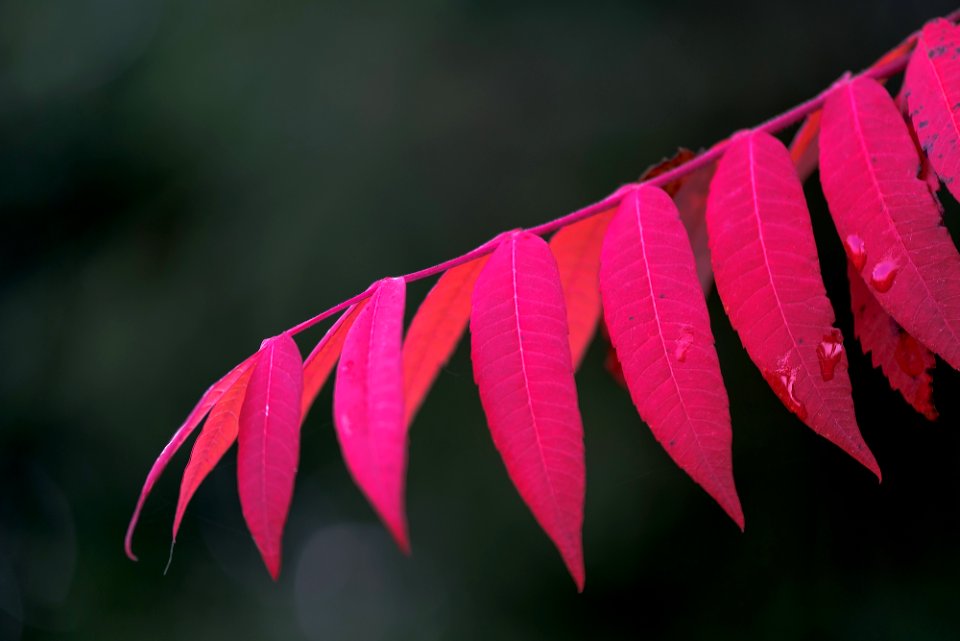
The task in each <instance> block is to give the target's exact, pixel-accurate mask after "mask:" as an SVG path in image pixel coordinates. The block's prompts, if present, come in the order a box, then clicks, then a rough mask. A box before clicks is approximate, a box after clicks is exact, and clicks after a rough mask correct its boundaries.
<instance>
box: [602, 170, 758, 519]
mask: <svg viewBox="0 0 960 641" xmlns="http://www.w3.org/2000/svg"><path fill="white" fill-rule="evenodd" d="M600 291H601V293H602V295H603V309H604V319H605V320H606V324H607V328H608V329H609V331H610V337H611V340H612V342H613V345H614V348H615V349H616V352H617V356H618V357H619V359H620V363H621V365H622V367H623V374H624V377H625V379H626V382H627V387H628V388H629V390H630V396H631V397H632V398H633V402H634V404H635V405H636V406H637V410H638V411H639V412H640V416H641V417H642V418H643V420H644V421H645V422H646V423H647V424H648V425H649V426H650V429H651V430H652V431H653V434H654V436H656V438H657V440H658V441H659V442H660V444H661V445H663V446H664V448H666V450H667V452H669V454H670V456H671V457H673V460H674V461H676V463H677V464H678V465H679V466H680V467H681V468H682V469H683V470H684V471H686V472H687V473H688V474H689V475H690V477H691V478H693V480H694V481H696V482H697V483H699V484H700V485H701V486H702V487H703V489H705V490H706V491H707V492H708V493H709V494H710V496H712V497H713V498H714V499H715V500H716V501H717V502H718V503H719V504H720V506H721V507H723V509H724V510H725V511H726V512H727V514H729V515H730V518H732V519H733V520H734V521H735V522H736V523H737V525H739V526H740V527H741V528H743V510H742V509H741V507H740V500H739V498H737V490H736V487H735V486H734V482H733V463H732V459H731V452H730V443H731V438H732V434H731V431H730V411H729V408H728V404H727V393H726V389H725V388H724V386H723V378H722V376H721V374H720V363H719V361H718V360H717V353H716V350H715V349H714V346H713V334H712V332H711V331H710V317H709V316H708V314H707V306H706V303H705V301H704V298H703V291H702V290H701V288H700V283H699V281H698V280H697V272H696V264H695V262H694V257H693V251H692V250H691V249H690V242H689V240H688V239H687V234H686V232H685V230H684V228H683V225H682V224H681V223H680V218H679V213H678V211H677V208H676V206H675V205H674V204H673V201H671V200H670V197H669V196H668V195H667V194H666V193H664V192H663V191H662V190H660V189H657V188H656V187H645V186H641V187H639V188H638V189H637V190H636V191H633V192H630V193H629V194H627V195H626V197H625V198H624V199H623V202H622V204H621V205H620V209H619V210H618V212H617V215H616V217H615V218H614V219H613V222H611V223H610V228H609V229H608V231H607V236H606V238H605V239H604V243H603V254H602V258H601V263H600Z"/></svg>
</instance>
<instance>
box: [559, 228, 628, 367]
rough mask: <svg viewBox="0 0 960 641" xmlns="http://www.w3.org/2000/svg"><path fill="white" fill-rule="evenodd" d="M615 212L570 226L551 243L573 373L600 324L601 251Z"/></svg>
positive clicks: (562, 230) (563, 229)
mask: <svg viewBox="0 0 960 641" xmlns="http://www.w3.org/2000/svg"><path fill="white" fill-rule="evenodd" d="M614 213H615V210H613V209H611V210H609V211H605V212H602V213H600V214H597V215H596V216H592V217H590V218H586V219H584V220H581V221H579V222H576V223H573V224H572V225H567V226H566V227H564V228H562V229H561V230H560V231H558V232H557V233H556V234H555V235H554V236H553V238H551V239H550V251H552V252H553V256H554V258H556V260H557V269H558V270H559V272H560V283H561V284H562V286H563V298H564V300H565V301H566V306H567V324H568V326H569V327H570V354H571V357H572V358H573V369H574V370H577V369H579V367H580V362H581V361H582V360H583V355H584V354H586V352H587V348H588V347H589V346H590V341H591V340H592V339H593V335H594V334H595V333H596V331H597V321H599V320H600V281H599V276H598V274H599V272H600V248H601V247H602V246H603V235H604V233H605V232H606V231H607V225H609V224H610V219H611V218H613V214H614Z"/></svg>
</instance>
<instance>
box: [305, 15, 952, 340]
mask: <svg viewBox="0 0 960 641" xmlns="http://www.w3.org/2000/svg"><path fill="white" fill-rule="evenodd" d="M946 19H947V20H950V21H951V22H956V21H957V20H958V19H960V9H958V10H956V11H954V12H953V13H951V14H949V15H947V16H946ZM918 35H919V30H918V31H915V32H914V33H912V34H910V36H908V37H907V38H906V40H904V42H903V43H901V44H900V45H898V46H897V47H896V48H895V49H894V50H893V51H896V49H900V48H901V47H903V45H904V44H906V43H910V44H911V45H912V44H913V43H914V42H915V41H916V39H917V36H918ZM912 52H913V47H912V46H910V47H906V48H903V50H902V51H900V52H899V55H897V56H895V57H894V58H893V59H891V60H888V61H886V62H884V63H883V64H875V65H873V66H871V67H869V68H868V69H866V70H865V71H862V72H861V73H859V74H857V76H859V77H867V78H875V79H882V78H889V77H891V76H894V75H896V74H898V73H900V72H901V71H903V70H904V69H905V68H906V66H907V63H908V62H909V60H910V54H911V53H912ZM887 57H888V56H884V58H887ZM848 76H849V74H845V75H844V77H845V78H846V77H848ZM832 88H833V86H832V85H831V86H830V87H828V88H827V89H824V90H823V91H821V92H820V93H819V94H817V95H816V96H814V97H813V98H811V99H810V100H807V101H806V102H802V103H800V104H799V105H797V106H796V107H793V108H792V109H790V110H788V111H785V112H783V113H782V114H780V115H778V116H774V117H773V118H771V119H769V120H767V121H766V122H763V123H760V124H759V125H757V126H755V127H753V130H754V131H765V132H767V133H770V134H774V133H778V132H780V131H783V130H784V129H786V128H788V127H790V126H791V125H794V124H796V123H798V122H800V121H801V120H803V119H804V118H805V117H807V116H808V115H810V114H811V113H813V112H815V111H817V110H819V109H820V108H821V107H822V106H823V103H824V101H825V100H826V98H827V95H828V94H829V93H830V90H831V89H832ZM732 138H733V136H731V137H729V138H726V139H724V140H721V141H720V142H717V143H715V144H714V145H713V146H712V147H710V148H709V149H708V150H706V151H704V152H703V153H701V154H699V155H698V156H697V157H696V158H693V159H692V160H690V161H688V162H686V163H684V164H682V165H680V166H679V167H675V168H673V169H671V170H670V171H666V172H664V173H662V174H660V175H658V176H656V177H654V178H651V179H649V180H644V181H641V182H635V183H628V184H626V185H623V186H621V187H619V188H618V189H617V190H616V191H614V192H613V193H612V194H610V195H609V196H607V197H605V198H603V199H601V200H599V201H597V202H595V203H593V204H592V205H587V206H586V207H583V208H582V209H578V210H577V211H574V212H571V213H569V214H566V215H565V216H560V217H559V218H555V219H554V220H551V221H548V222H545V223H542V224H540V225H537V226H536V227H531V228H529V229H527V231H528V232H530V233H532V234H537V235H538V236H543V235H546V234H549V233H550V232H553V231H556V230H558V229H560V228H562V227H566V226H567V225H570V224H572V223H575V222H577V221H580V220H583V219H585V218H590V217H591V216H594V215H596V214H599V213H601V212H604V211H607V210H608V209H611V208H613V207H616V206H617V205H619V204H620V201H621V200H622V199H623V197H624V195H625V194H626V193H627V192H628V191H630V190H632V189H636V188H637V187H638V186H640V185H651V186H655V187H662V186H664V185H667V184H669V183H671V182H673V181H675V180H677V179H679V178H683V177H684V176H687V175H688V174H691V173H693V172H695V171H697V170H698V169H700V168H701V167H704V166H706V165H708V164H710V163H711V162H713V161H715V160H716V159H718V158H719V157H720V156H722V155H723V152H724V151H726V149H727V146H728V145H729V144H730V141H731V140H732ZM506 233H508V232H503V233H501V234H498V235H497V236H495V237H494V238H492V239H490V240H488V241H487V242H485V243H483V244H482V245H480V246H479V247H477V248H475V249H472V250H470V251H468V252H467V253H465V254H462V255H460V256H457V257H455V258H451V259H449V260H446V261H444V262H442V263H438V264H436V265H433V266H432V267H427V268H426V269H421V270H419V271H415V272H411V273H409V274H404V275H403V280H404V281H405V282H407V283H412V282H414V281H418V280H422V279H424V278H429V277H431V276H435V275H436V274H440V273H442V272H445V271H447V270H448V269H451V268H453V267H457V266H459V265H463V264H464V263H468V262H470V261H471V260H474V259H476V258H480V257H482V256H486V255H487V254H490V253H493V251H494V250H495V249H496V248H497V245H498V244H499V243H500V239H501V238H502V237H503V236H504V234H506ZM372 292H373V287H370V288H368V289H367V290H365V291H363V292H361V293H359V294H357V295H356V296H354V297H352V298H348V299H347V300H345V301H343V302H341V303H338V304H337V305H334V306H333V307H331V308H330V309H328V310H326V311H324V312H321V313H319V314H317V315H316V316H314V317H313V318H310V319H307V320H305V321H303V322H302V323H300V324H298V325H295V326H294V327H292V328H290V329H288V330H287V333H289V334H299V333H300V332H302V331H304V330H306V329H309V328H310V327H313V326H314V325H316V324H317V323H320V322H322V321H324V320H326V319H327V318H329V317H331V316H333V315H334V314H336V313H338V312H341V311H343V310H345V309H347V308H348V307H350V306H351V305H355V304H356V303H359V302H360V301H362V300H364V299H366V298H369V297H370V295H371V294H372Z"/></svg>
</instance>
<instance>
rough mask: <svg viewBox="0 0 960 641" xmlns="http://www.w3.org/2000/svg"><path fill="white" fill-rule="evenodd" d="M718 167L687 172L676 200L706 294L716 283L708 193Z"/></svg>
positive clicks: (713, 164)
mask: <svg viewBox="0 0 960 641" xmlns="http://www.w3.org/2000/svg"><path fill="white" fill-rule="evenodd" d="M716 170H717V165H716V163H710V164H709V165H705V166H703V167H701V168H700V169H698V170H696V171H695V172H693V173H692V174H689V175H688V176H686V177H685V178H684V179H683V181H682V182H681V184H680V186H679V187H678V188H677V191H676V193H675V194H673V202H674V203H676V205H677V209H678V210H679V211H680V222H682V223H683V226H684V227H685V228H686V230H687V236H688V237H689V238H690V248H691V249H692V250H693V257H694V260H695V261H696V265H697V279H698V280H699V281H700V287H701V289H703V293H704V294H707V293H708V292H709V291H710V288H711V287H713V269H712V268H711V266H710V242H709V238H708V237H707V195H708V194H709V192H710V181H711V180H712V179H713V174H714V172H715V171H716Z"/></svg>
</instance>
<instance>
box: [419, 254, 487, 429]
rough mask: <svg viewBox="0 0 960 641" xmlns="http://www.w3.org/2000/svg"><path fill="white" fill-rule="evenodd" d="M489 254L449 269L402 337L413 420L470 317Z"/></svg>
mask: <svg viewBox="0 0 960 641" xmlns="http://www.w3.org/2000/svg"><path fill="white" fill-rule="evenodd" d="M486 264H487V257H486V256H484V257H482V258H477V259H475V260H471V261H470V262H468V263H464V264H463V265H460V266H458V267H454V268H453V269H450V270H448V271H446V272H444V274H443V275H442V276H440V278H439V279H438V280H437V284H436V285H434V286H433V288H432V289H431V290H430V292H429V293H428V294H427V297H426V298H425V299H423V302H422V303H421V304H420V307H419V309H417V313H416V315H415V316H414V317H413V321H412V322H411V323H410V328H409V329H408V330H407V335H406V337H405V338H404V341H403V384H404V412H405V414H406V418H405V420H406V423H407V425H409V424H410V423H411V422H412V421H413V417H414V416H415V415H416V413H417V410H419V409H420V405H421V404H422V403H423V399H424V398H425V397H426V395H427V392H429V391H430V387H431V386H432V385H433V382H434V380H436V378H437V374H438V373H439V371H440V368H441V367H443V365H444V364H445V363H446V362H447V361H448V360H450V355H451V354H453V350H455V349H456V348H457V343H459V342H460V337H461V336H462V335H463V330H464V329H466V327H467V320H469V318H470V295H471V294H472V293H473V285H474V283H476V281H477V276H479V275H480V271H481V270H482V269H483V266H484V265H486Z"/></svg>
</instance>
